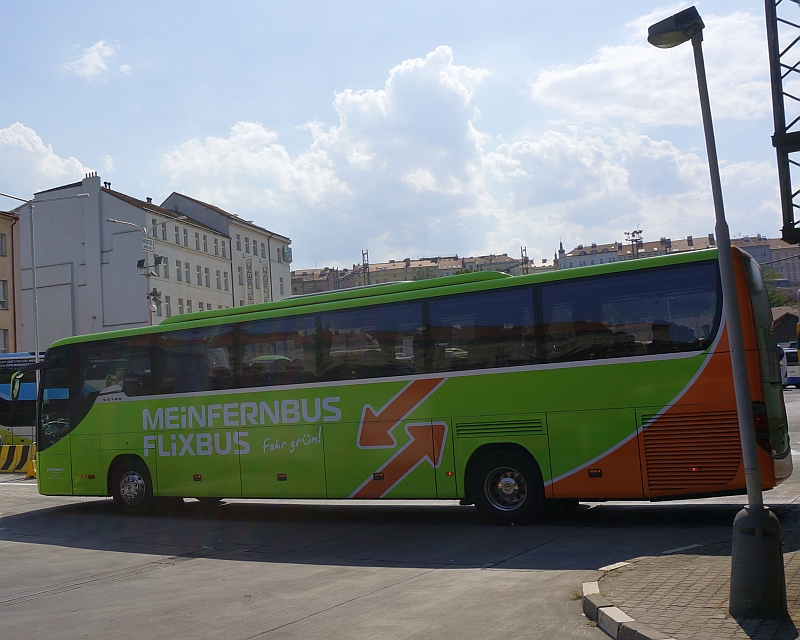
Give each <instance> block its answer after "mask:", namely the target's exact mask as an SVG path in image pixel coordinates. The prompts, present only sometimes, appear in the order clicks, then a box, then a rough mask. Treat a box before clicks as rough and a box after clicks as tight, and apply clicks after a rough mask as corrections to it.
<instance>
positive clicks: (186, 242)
mask: <svg viewBox="0 0 800 640" xmlns="http://www.w3.org/2000/svg"><path fill="white" fill-rule="evenodd" d="M183 246H184V247H188V246H189V230H188V229H184V230H183Z"/></svg>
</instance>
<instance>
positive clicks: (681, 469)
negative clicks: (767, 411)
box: [642, 411, 741, 493]
mask: <svg viewBox="0 0 800 640" xmlns="http://www.w3.org/2000/svg"><path fill="white" fill-rule="evenodd" d="M654 418H655V415H643V416H642V425H643V426H644V425H646V424H647V423H648V422H650V421H651V420H653V419H654ZM643 435H644V451H645V460H646V465H647V484H648V488H649V489H650V491H682V492H686V493H702V492H704V491H706V490H713V489H717V488H719V487H722V486H725V485H726V484H728V483H729V482H730V481H731V480H733V478H734V476H735V475H736V472H737V470H738V469H739V463H740V461H741V445H740V442H739V422H738V419H737V416H736V411H709V412H704V413H677V414H670V413H667V414H665V415H662V416H660V417H659V418H658V419H657V420H656V421H655V422H654V423H653V424H651V425H649V426H647V427H646V428H645V429H644V431H643Z"/></svg>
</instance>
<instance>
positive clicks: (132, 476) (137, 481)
mask: <svg viewBox="0 0 800 640" xmlns="http://www.w3.org/2000/svg"><path fill="white" fill-rule="evenodd" d="M145 491H146V489H145V484H144V478H142V476H141V475H139V474H138V473H136V471H127V472H126V473H125V474H124V475H123V476H122V478H120V481H119V496H120V498H122V500H123V502H124V503H125V504H129V505H136V504H139V503H140V502H141V501H142V500H144V495H145Z"/></svg>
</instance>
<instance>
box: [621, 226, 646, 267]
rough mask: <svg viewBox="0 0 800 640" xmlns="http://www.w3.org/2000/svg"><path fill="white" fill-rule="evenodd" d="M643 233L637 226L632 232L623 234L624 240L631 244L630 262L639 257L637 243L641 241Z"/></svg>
mask: <svg viewBox="0 0 800 640" xmlns="http://www.w3.org/2000/svg"><path fill="white" fill-rule="evenodd" d="M643 233H644V231H642V230H641V229H640V228H639V225H638V224H637V225H636V228H635V229H634V230H633V231H626V232H625V240H626V241H627V242H630V243H631V260H635V259H636V258H638V257H639V243H640V242H641V241H642V234H643Z"/></svg>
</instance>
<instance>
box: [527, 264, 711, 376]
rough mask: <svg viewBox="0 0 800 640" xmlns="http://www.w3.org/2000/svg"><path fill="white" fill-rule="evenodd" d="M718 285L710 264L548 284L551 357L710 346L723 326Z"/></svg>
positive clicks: (548, 353)
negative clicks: (720, 323) (721, 324)
mask: <svg viewBox="0 0 800 640" xmlns="http://www.w3.org/2000/svg"><path fill="white" fill-rule="evenodd" d="M718 287H719V284H718V277H717V270H716V263H707V262H703V263H695V264H688V265H678V266H671V267H666V268H653V269H643V270H641V271H632V272H629V273H617V274H612V275H607V276H596V277H593V278H582V279H579V280H566V281H561V282H554V283H550V284H545V285H543V286H542V307H543V308H542V312H543V317H544V326H543V327H542V331H541V332H542V335H543V336H544V343H545V351H546V358H547V361H548V362H570V361H577V360H597V359H603V358H622V357H630V356H642V355H652V354H661V353H675V352H681V351H696V350H703V349H706V348H707V347H708V346H709V345H710V344H711V342H712V341H713V339H714V336H715V335H716V333H717V328H718V327H719V321H720V313H721V308H722V306H721V295H720V293H719V290H718Z"/></svg>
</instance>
